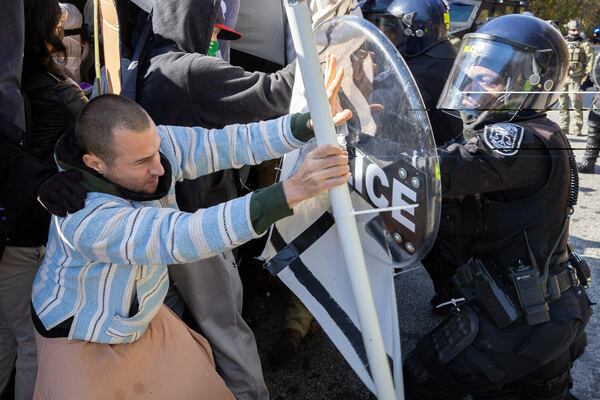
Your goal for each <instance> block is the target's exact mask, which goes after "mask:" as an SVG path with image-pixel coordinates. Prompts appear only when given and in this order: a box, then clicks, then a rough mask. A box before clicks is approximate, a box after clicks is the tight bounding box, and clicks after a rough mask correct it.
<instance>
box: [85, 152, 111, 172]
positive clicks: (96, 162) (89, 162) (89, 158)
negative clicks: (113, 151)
mask: <svg viewBox="0 0 600 400" xmlns="http://www.w3.org/2000/svg"><path fill="white" fill-rule="evenodd" d="M83 163H84V164H85V165H86V166H87V167H88V168H91V169H93V170H94V171H96V172H98V173H99V174H102V172H103V171H106V164H105V163H104V161H102V160H101V159H100V158H98V157H97V156H95V155H94V154H90V153H86V154H84V155H83Z"/></svg>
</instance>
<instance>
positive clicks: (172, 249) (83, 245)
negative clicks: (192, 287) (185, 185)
mask: <svg viewBox="0 0 600 400" xmlns="http://www.w3.org/2000/svg"><path fill="white" fill-rule="evenodd" d="M93 195H94V194H92V198H91V199H90V198H89V197H90V196H88V200H87V201H86V207H85V208H84V209H82V210H80V211H78V212H76V213H74V214H69V215H68V216H67V217H66V218H58V219H57V222H58V223H57V225H55V226H53V227H52V228H53V229H57V230H58V231H59V232H58V234H59V236H60V237H61V239H62V240H63V241H64V242H66V243H65V244H66V245H67V246H69V247H71V248H72V249H73V250H75V251H77V252H79V253H80V254H81V255H82V256H83V257H85V258H86V259H88V260H90V261H92V262H104V263H114V264H130V265H136V264H141V265H153V264H178V263H184V262H191V261H195V260H199V259H203V258H208V257H211V256H213V255H216V254H219V253H222V252H224V251H225V250H228V249H232V248H234V247H237V246H239V245H241V244H242V243H244V242H247V241H248V240H251V239H254V238H257V237H258V236H260V235H259V234H257V233H256V232H255V230H254V228H253V226H252V222H251V219H250V196H251V195H246V196H244V197H240V198H237V199H234V200H231V201H228V202H226V203H221V204H219V205H216V206H214V207H210V208H206V209H201V210H198V211H196V212H195V213H193V214H192V213H185V212H181V211H178V210H175V209H169V208H157V207H141V208H134V207H132V206H131V205H130V204H129V203H127V202H126V201H123V200H121V199H118V198H117V197H113V199H114V201H106V195H104V196H102V197H103V198H102V197H93ZM111 197H112V196H111Z"/></svg>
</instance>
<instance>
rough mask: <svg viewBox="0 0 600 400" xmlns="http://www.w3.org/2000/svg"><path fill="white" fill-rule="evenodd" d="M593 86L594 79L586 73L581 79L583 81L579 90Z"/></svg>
mask: <svg viewBox="0 0 600 400" xmlns="http://www.w3.org/2000/svg"><path fill="white" fill-rule="evenodd" d="M593 86H594V81H593V80H592V78H590V76H589V75H586V77H585V79H584V80H583V82H582V83H581V90H582V91H584V92H585V91H586V90H588V89H589V88H591V87H593Z"/></svg>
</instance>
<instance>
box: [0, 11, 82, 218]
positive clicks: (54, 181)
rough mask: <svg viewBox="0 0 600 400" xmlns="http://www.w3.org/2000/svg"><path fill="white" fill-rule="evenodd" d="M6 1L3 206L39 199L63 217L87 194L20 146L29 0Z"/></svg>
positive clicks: (0, 119) (0, 92) (0, 112)
mask: <svg viewBox="0 0 600 400" xmlns="http://www.w3.org/2000/svg"><path fill="white" fill-rule="evenodd" d="M7 2H8V4H3V5H2V7H0V26H2V29H1V30H0V60H1V61H0V105H1V106H0V207H2V208H30V207H31V206H32V204H33V203H34V202H35V201H36V199H37V198H38V197H39V198H40V202H41V203H42V204H43V205H44V207H45V208H46V209H47V210H48V211H50V212H52V213H54V214H57V215H65V214H66V213H67V212H74V211H77V210H79V209H81V208H82V207H83V202H84V199H85V195H86V192H85V190H84V189H83V188H82V187H81V186H79V183H78V182H79V178H78V176H77V175H76V174H73V173H57V172H56V170H54V169H53V168H52V167H49V166H45V165H42V164H41V163H40V162H38V160H36V159H35V158H33V157H31V156H30V155H28V154H27V153H26V152H25V150H23V148H22V147H21V146H20V145H19V143H20V142H21V140H22V139H23V135H24V133H25V130H26V126H25V111H24V103H23V97H22V95H21V87H20V86H21V70H22V69H23V48H24V37H25V15H24V13H25V7H26V5H27V4H29V1H28V0H27V1H25V2H24V1H23V0H7ZM24 3H25V5H24Z"/></svg>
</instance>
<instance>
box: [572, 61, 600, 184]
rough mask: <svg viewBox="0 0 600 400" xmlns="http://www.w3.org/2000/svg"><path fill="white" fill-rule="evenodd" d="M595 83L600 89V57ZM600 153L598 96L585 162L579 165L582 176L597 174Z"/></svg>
mask: <svg viewBox="0 0 600 400" xmlns="http://www.w3.org/2000/svg"><path fill="white" fill-rule="evenodd" d="M593 75H594V81H595V83H596V87H597V88H598V87H600V56H599V57H598V58H597V59H596V62H595V63H594V74H593ZM598 153H600V95H599V94H597V95H596V96H595V97H594V101H593V102H592V108H591V109H590V115H589V117H588V137H587V145H586V148H585V153H584V155H583V160H582V161H581V162H579V163H578V164H577V170H578V171H579V172H580V173H582V174H593V173H594V172H595V167H596V160H597V159H598Z"/></svg>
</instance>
